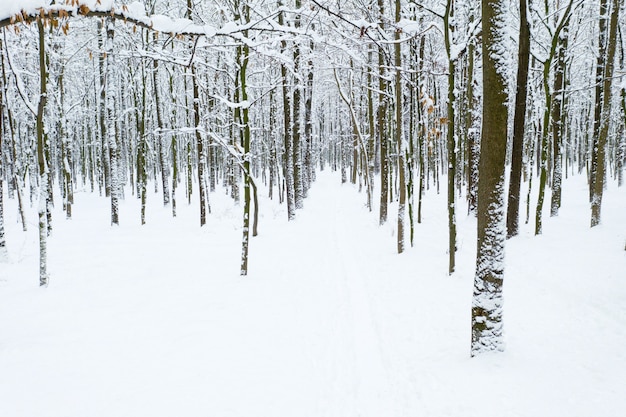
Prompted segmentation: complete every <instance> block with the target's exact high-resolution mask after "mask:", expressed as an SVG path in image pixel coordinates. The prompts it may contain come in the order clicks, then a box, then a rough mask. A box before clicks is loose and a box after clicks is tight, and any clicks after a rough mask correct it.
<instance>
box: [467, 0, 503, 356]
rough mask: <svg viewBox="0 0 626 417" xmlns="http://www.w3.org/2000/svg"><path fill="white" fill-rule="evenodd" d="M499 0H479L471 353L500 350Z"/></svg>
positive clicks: (500, 81) (501, 221)
mask: <svg viewBox="0 0 626 417" xmlns="http://www.w3.org/2000/svg"><path fill="white" fill-rule="evenodd" d="M503 3H504V2H503V1H502V0H482V12H483V17H482V31H483V100H484V101H483V130H482V138H481V141H480V165H479V177H478V246H477V253H476V275H475V278H474V295H473V301H472V344H471V354H472V356H475V355H478V354H480V353H483V352H487V351H493V350H503V349H504V341H503V338H502V281H503V278H504V244H505V241H506V229H505V224H504V220H505V218H504V217H505V215H504V214H505V213H504V210H505V208H504V165H505V159H506V138H507V106H506V103H507V95H506V80H505V79H504V74H503V71H499V70H501V68H499V67H501V64H502V63H501V62H500V61H501V60H502V59H503V58H502V57H501V56H499V55H498V54H499V51H500V49H501V47H502V41H503V39H504V37H505V36H506V33H504V30H503V28H505V27H506V26H505V24H504V22H505V12H506V11H505V8H504V4H503Z"/></svg>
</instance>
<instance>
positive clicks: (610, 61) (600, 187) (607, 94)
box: [591, 0, 620, 227]
mask: <svg viewBox="0 0 626 417" xmlns="http://www.w3.org/2000/svg"><path fill="white" fill-rule="evenodd" d="M612 9H613V10H612V12H613V13H611V21H610V23H609V39H608V46H607V54H606V67H605V69H604V81H603V82H604V86H603V92H604V94H603V100H602V115H601V123H600V136H599V137H598V148H597V153H596V156H597V163H596V167H597V171H596V181H595V184H594V187H593V197H592V198H591V227H594V226H597V225H598V224H600V214H601V210H602V194H603V192H604V175H605V159H606V143H607V139H608V136H609V122H610V118H611V100H612V94H611V86H612V82H613V69H614V67H615V63H614V61H615V50H616V43H617V22H618V20H619V12H620V3H619V0H613V6H612Z"/></svg>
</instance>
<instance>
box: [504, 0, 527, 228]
mask: <svg viewBox="0 0 626 417" xmlns="http://www.w3.org/2000/svg"><path fill="white" fill-rule="evenodd" d="M527 8H528V5H527V2H526V0H520V3H519V17H520V31H519V49H518V52H517V61H518V66H517V92H516V94H515V115H514V116H513V147H512V151H511V152H512V153H511V175H510V177H509V199H508V204H507V216H506V230H507V237H509V238H510V237H513V236H516V235H517V234H518V233H519V203H520V186H521V182H522V157H523V151H524V130H525V129H524V125H525V122H526V92H527V90H528V85H527V84H528V64H529V61H530V25H529V23H528V12H527Z"/></svg>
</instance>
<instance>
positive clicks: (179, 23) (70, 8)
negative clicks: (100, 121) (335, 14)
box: [0, 0, 293, 38]
mask: <svg viewBox="0 0 626 417" xmlns="http://www.w3.org/2000/svg"><path fill="white" fill-rule="evenodd" d="M77 17H108V18H112V19H115V20H120V21H123V22H125V23H130V24H133V25H135V26H139V27H142V28H145V29H151V30H154V31H157V32H163V33H169V34H170V35H172V36H185V35H187V36H204V37H208V38H210V37H215V36H231V37H237V38H239V37H240V36H239V34H240V33H241V32H243V31H246V30H250V29H263V30H273V31H288V32H293V29H291V28H283V27H281V26H279V25H278V24H276V23H275V22H273V21H272V20H271V17H272V16H266V17H263V18H261V19H259V20H256V21H253V22H250V23H246V24H244V25H239V24H235V23H233V22H229V23H227V24H226V25H224V26H223V27H222V28H216V27H215V26H212V25H198V24H195V23H194V22H193V21H191V20H189V19H182V18H171V17H169V16H165V15H158V14H154V15H146V13H145V9H144V5H143V4H142V3H140V2H133V3H130V4H128V5H122V6H120V7H118V8H116V7H114V5H113V0H64V1H62V2H57V3H53V2H52V1H51V0H23V1H20V2H14V1H12V0H0V28H4V27H8V26H12V25H16V24H20V23H23V24H30V23H34V22H36V21H37V20H38V19H44V20H50V21H53V22H56V21H58V20H59V19H68V18H77Z"/></svg>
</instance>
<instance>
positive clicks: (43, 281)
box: [37, 19, 49, 287]
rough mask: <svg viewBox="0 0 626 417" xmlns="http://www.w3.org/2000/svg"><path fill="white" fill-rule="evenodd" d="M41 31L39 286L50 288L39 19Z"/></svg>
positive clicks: (42, 70) (43, 75)
mask: <svg viewBox="0 0 626 417" xmlns="http://www.w3.org/2000/svg"><path fill="white" fill-rule="evenodd" d="M37 27H38V29H39V83H40V84H39V104H38V105H37V166H38V168H39V209H38V213H39V286H41V287H47V286H48V280H49V277H48V241H47V239H48V233H47V218H46V205H47V198H48V164H47V161H46V159H45V154H44V146H45V144H44V124H43V115H44V110H45V108H46V100H47V94H48V93H47V91H46V84H47V82H48V72H47V69H46V50H45V40H44V27H43V22H42V20H41V19H37Z"/></svg>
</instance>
